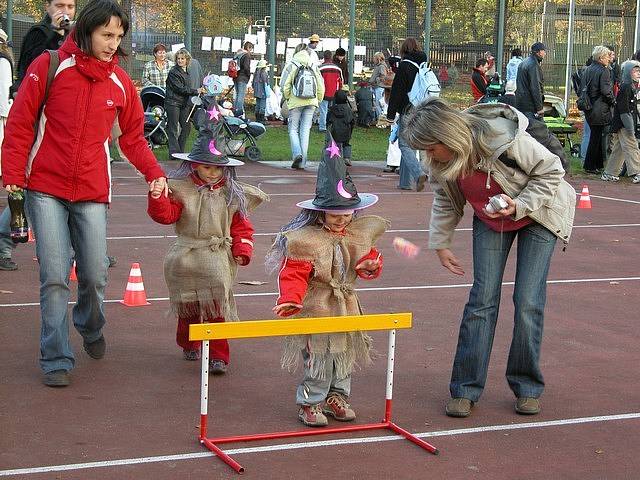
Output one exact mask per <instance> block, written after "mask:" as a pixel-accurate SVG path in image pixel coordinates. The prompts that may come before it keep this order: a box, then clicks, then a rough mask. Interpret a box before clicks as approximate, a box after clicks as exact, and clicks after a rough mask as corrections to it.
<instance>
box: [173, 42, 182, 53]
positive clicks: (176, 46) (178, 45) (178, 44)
mask: <svg viewBox="0 0 640 480" xmlns="http://www.w3.org/2000/svg"><path fill="white" fill-rule="evenodd" d="M181 48H184V43H176V44H175V45H171V53H176V52H177V51H178V50H180V49H181Z"/></svg>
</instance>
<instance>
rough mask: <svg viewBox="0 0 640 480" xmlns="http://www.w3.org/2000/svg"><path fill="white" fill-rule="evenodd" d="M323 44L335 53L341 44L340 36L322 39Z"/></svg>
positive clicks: (326, 48) (325, 48)
mask: <svg viewBox="0 0 640 480" xmlns="http://www.w3.org/2000/svg"><path fill="white" fill-rule="evenodd" d="M322 45H323V46H324V50H331V51H332V52H333V53H335V51H336V49H337V48H338V47H339V46H340V39H339V38H325V39H324V40H322Z"/></svg>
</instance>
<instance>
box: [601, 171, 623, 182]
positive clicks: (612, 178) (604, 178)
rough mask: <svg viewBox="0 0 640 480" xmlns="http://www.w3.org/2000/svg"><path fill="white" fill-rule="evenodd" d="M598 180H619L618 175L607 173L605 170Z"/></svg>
mask: <svg viewBox="0 0 640 480" xmlns="http://www.w3.org/2000/svg"><path fill="white" fill-rule="evenodd" d="M600 180H604V181H605V182H619V181H620V177H616V176H615V175H609V174H608V173H607V172H603V173H602V176H601V177H600Z"/></svg>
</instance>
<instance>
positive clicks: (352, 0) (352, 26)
mask: <svg viewBox="0 0 640 480" xmlns="http://www.w3.org/2000/svg"><path fill="white" fill-rule="evenodd" d="M355 43H356V0H349V90H351V88H352V87H353V66H354V65H355V62H354V58H353V54H354V52H355V48H354V44H355Z"/></svg>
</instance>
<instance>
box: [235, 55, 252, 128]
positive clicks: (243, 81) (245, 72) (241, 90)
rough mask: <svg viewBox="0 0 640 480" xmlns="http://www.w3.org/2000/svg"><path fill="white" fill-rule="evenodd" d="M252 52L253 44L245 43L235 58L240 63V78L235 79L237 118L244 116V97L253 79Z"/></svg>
mask: <svg viewBox="0 0 640 480" xmlns="http://www.w3.org/2000/svg"><path fill="white" fill-rule="evenodd" d="M251 52H253V43H251V42H244V45H242V48H241V49H240V50H239V51H238V53H236V55H235V56H234V57H233V58H234V60H235V61H236V62H237V63H238V76H237V77H236V78H234V79H233V88H234V90H235V91H236V95H235V99H234V101H233V114H234V115H235V116H236V117H242V116H244V96H245V95H246V93H247V85H248V84H249V78H250V77H251Z"/></svg>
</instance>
